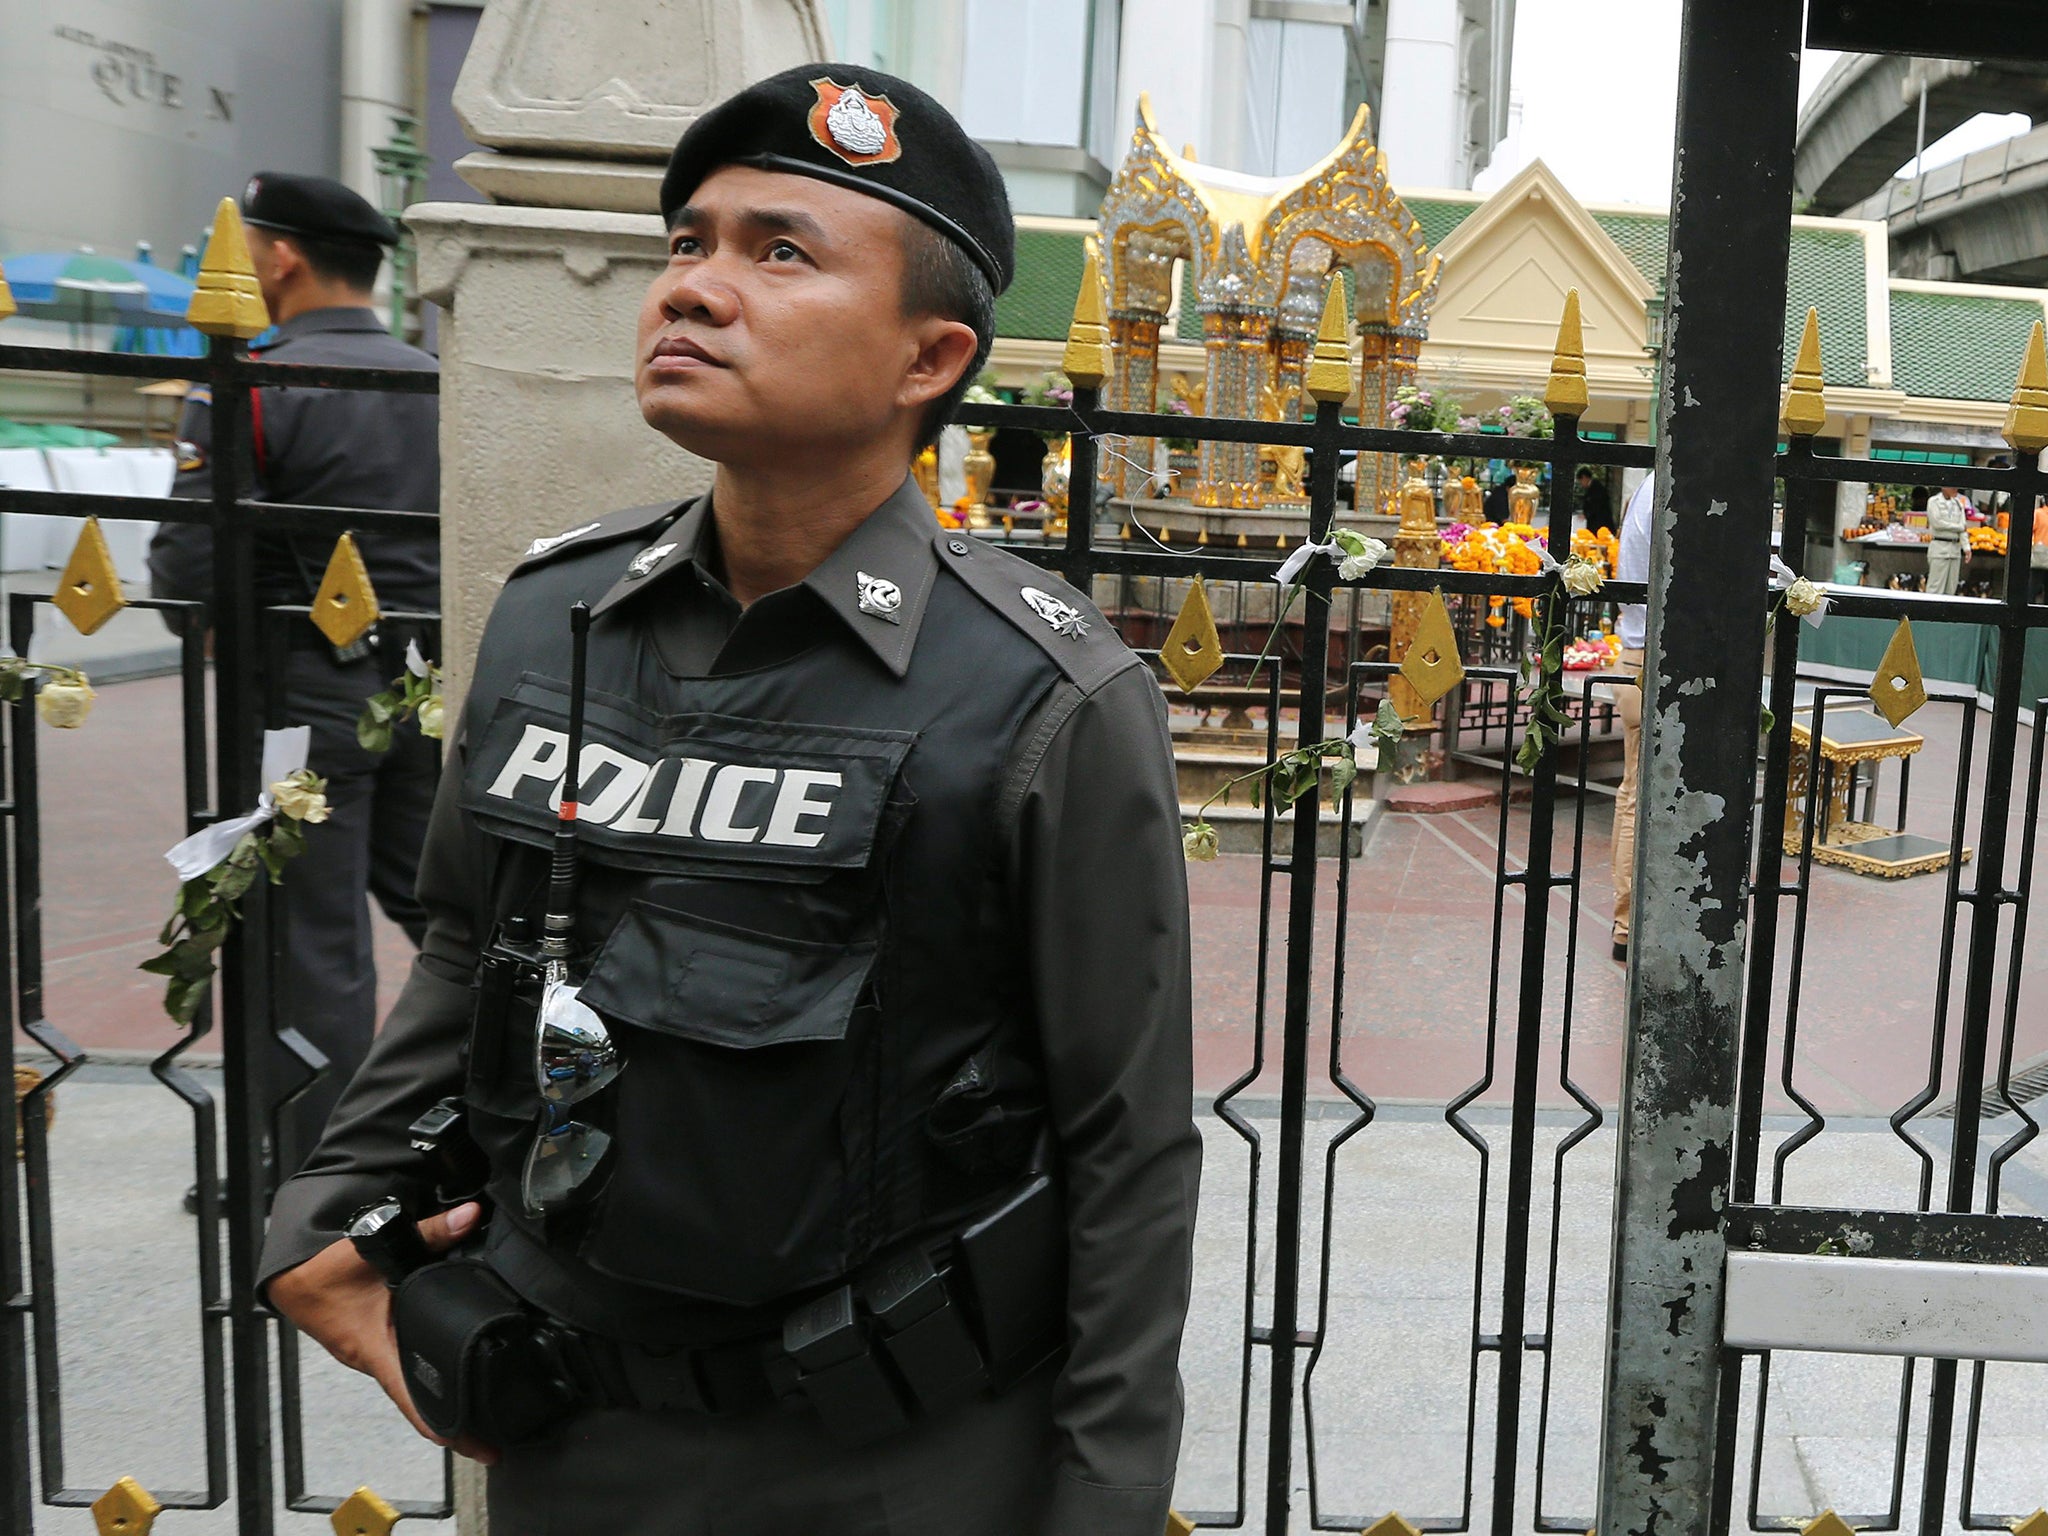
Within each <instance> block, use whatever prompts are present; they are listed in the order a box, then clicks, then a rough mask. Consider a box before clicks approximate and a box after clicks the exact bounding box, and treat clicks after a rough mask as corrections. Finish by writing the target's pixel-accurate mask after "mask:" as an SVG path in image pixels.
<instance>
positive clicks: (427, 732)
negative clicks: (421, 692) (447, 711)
mask: <svg viewBox="0 0 2048 1536" xmlns="http://www.w3.org/2000/svg"><path fill="white" fill-rule="evenodd" d="M443 711H444V706H443V705H442V703H441V695H440V694H438V693H430V694H428V695H427V696H426V697H425V698H424V699H422V700H420V734H421V735H422V736H425V737H427V738H429V739H430V740H433V741H439V740H440V739H441V733H442V731H443V730H444V729H445V719H444V713H443Z"/></svg>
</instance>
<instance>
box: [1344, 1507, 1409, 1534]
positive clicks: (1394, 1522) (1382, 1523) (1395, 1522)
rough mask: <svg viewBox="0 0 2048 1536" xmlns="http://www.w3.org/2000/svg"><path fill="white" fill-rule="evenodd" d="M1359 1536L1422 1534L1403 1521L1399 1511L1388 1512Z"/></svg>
mask: <svg viewBox="0 0 2048 1536" xmlns="http://www.w3.org/2000/svg"><path fill="white" fill-rule="evenodd" d="M1359 1536H1422V1532H1420V1531H1418V1530H1417V1529H1415V1527H1414V1526H1412V1525H1410V1524H1409V1523H1408V1522H1407V1521H1406V1520H1403V1519H1402V1518H1401V1514H1400V1511H1399V1510H1389V1511H1388V1512H1387V1513H1386V1514H1384V1515H1381V1516H1380V1517H1379V1519H1377V1520H1375V1521H1373V1523H1372V1524H1371V1525H1368V1526H1367V1527H1366V1528H1365V1529H1364V1530H1363V1531H1362V1532H1360V1533H1359Z"/></svg>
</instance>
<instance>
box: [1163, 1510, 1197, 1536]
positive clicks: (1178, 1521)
mask: <svg viewBox="0 0 2048 1536" xmlns="http://www.w3.org/2000/svg"><path fill="white" fill-rule="evenodd" d="M1166 1536H1195V1522H1194V1521H1192V1520H1190V1519H1189V1518H1188V1517H1187V1516H1186V1515H1184V1514H1182V1513H1181V1512H1180V1511H1179V1510H1177V1509H1169V1510H1168V1511H1167V1512H1166Z"/></svg>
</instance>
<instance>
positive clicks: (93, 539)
mask: <svg viewBox="0 0 2048 1536" xmlns="http://www.w3.org/2000/svg"><path fill="white" fill-rule="evenodd" d="M50 602H51V605H52V606H53V607H55V608H56V610H57V611H58V612H59V613H61V614H63V615H64V617H65V618H67V619H69V620H70V621H71V627H72V628H73V629H76V630H77V631H78V632H79V633H80V634H81V635H89V634H91V633H92V632H93V631H94V630H96V629H98V628H99V627H100V626H101V625H102V624H104V623H106V622H107V620H109V619H111V618H112V617H113V616H114V615H115V614H117V613H119V612H120V611H121V610H122V609H123V608H125V607H127V606H128V594H127V593H126V592H124V591H122V590H121V573H120V572H119V571H117V570H115V569H114V555H113V551H112V550H110V549H108V548H107V536H106V534H105V533H103V532H102V531H101V530H100V520H99V519H98V518H96V517H88V518H87V519H86V520H85V526H84V527H83V528H81V529H79V531H78V542H77V543H76V544H74V545H72V546H71V558H70V559H69V560H67V561H65V562H64V574H63V575H61V576H59V577H58V578H57V591H56V593H55V595H54V596H52V597H51V599H50Z"/></svg>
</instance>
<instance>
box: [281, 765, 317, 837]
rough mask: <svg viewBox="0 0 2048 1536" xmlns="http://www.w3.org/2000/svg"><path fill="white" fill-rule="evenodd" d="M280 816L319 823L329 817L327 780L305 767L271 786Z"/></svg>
mask: <svg viewBox="0 0 2048 1536" xmlns="http://www.w3.org/2000/svg"><path fill="white" fill-rule="evenodd" d="M270 798H271V801H272V803H273V804H275V805H276V806H277V811H278V814H279V815H280V816H289V817H291V818H292V819H293V820H294V821H303V822H307V823H309V824H317V823H319V822H323V821H325V820H326V819H327V781H326V780H324V779H322V778H319V777H317V776H316V775H314V774H313V773H311V772H308V771H307V770H305V769H303V768H302V769H300V770H299V771H298V772H297V773H295V774H293V775H291V776H290V777H289V778H283V779H279V780H278V781H277V782H276V783H275V784H273V785H271V786H270Z"/></svg>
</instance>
